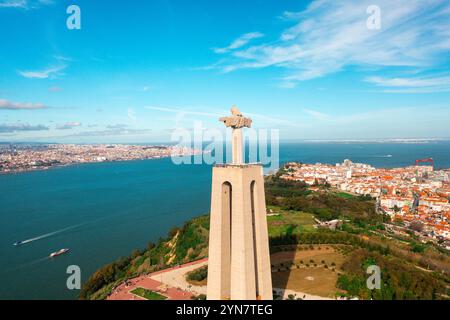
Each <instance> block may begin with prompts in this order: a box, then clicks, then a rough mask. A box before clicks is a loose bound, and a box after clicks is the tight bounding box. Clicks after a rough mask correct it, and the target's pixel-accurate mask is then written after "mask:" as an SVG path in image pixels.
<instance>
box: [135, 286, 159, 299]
mask: <svg viewBox="0 0 450 320" xmlns="http://www.w3.org/2000/svg"><path fill="white" fill-rule="evenodd" d="M130 292H131V293H132V294H135V295H137V296H139V297H142V298H144V299H147V300H166V299H167V297H165V296H163V295H161V294H159V293H156V292H154V291H151V290H147V289H144V288H140V287H139V288H136V289H134V290H132V291H130Z"/></svg>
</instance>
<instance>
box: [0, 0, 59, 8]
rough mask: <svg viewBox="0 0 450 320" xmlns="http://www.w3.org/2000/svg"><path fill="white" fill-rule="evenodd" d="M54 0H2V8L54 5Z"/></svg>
mask: <svg viewBox="0 0 450 320" xmlns="http://www.w3.org/2000/svg"><path fill="white" fill-rule="evenodd" d="M52 4H54V1H53V0H0V8H18V9H25V10H28V9H37V8H40V7H41V6H46V5H52Z"/></svg>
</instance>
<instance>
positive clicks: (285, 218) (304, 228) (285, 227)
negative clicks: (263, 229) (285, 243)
mask: <svg viewBox="0 0 450 320" xmlns="http://www.w3.org/2000/svg"><path fill="white" fill-rule="evenodd" d="M272 210H273V212H274V213H277V214H278V215H273V216H268V217H267V223H268V228H269V236H270V237H274V236H279V235H283V234H298V233H301V232H315V231H316V229H315V228H314V224H315V221H314V216H313V215H312V214H311V213H306V212H298V211H284V210H281V209H278V208H272Z"/></svg>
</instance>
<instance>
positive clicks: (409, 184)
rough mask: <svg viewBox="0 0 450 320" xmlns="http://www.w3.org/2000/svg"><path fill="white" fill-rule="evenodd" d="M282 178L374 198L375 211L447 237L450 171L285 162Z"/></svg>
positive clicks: (429, 234)
mask: <svg viewBox="0 0 450 320" xmlns="http://www.w3.org/2000/svg"><path fill="white" fill-rule="evenodd" d="M285 169H286V171H285V172H284V174H283V176H282V177H283V178H284V179H287V180H298V181H304V182H305V183H307V184H309V185H311V186H312V185H316V186H317V185H329V186H331V187H334V188H337V189H339V190H341V191H344V192H348V193H351V194H356V195H365V196H371V197H373V198H375V199H376V200H377V202H376V203H377V210H378V211H379V212H380V213H385V214H388V215H389V216H390V217H391V219H392V220H393V221H401V222H403V223H404V224H405V225H407V226H410V227H412V229H415V230H416V231H418V232H420V233H421V234H422V235H425V236H427V237H430V238H433V239H440V240H442V239H447V240H448V239H450V234H449V231H450V203H449V202H450V170H437V171H435V170H434V169H433V166H423V165H415V166H410V167H405V168H394V169H382V168H374V167H372V166H370V165H367V164H361V163H353V162H352V161H350V160H345V161H344V162H343V163H342V164H336V165H327V164H320V163H318V164H300V163H288V164H286V166H285Z"/></svg>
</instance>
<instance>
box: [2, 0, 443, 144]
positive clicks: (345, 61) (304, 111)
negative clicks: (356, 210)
mask: <svg viewBox="0 0 450 320" xmlns="http://www.w3.org/2000/svg"><path fill="white" fill-rule="evenodd" d="M71 4H72V3H69V2H67V1H52V0H45V1H44V0H39V1H32V0H2V1H0V26H1V28H0V37H1V38H2V46H3V50H1V51H0V70H1V75H0V141H5V142H10V141H12V142H18V141H41V142H63V143H71V142H76V143H77V142H83V143H96V142H152V141H158V142H160V141H168V140H169V139H170V133H171V131H172V130H173V129H174V128H180V127H182V128H192V126H193V121H194V119H197V120H200V121H202V124H203V125H204V126H205V127H217V128H220V124H219V123H218V121H217V118H218V115H221V114H224V113H227V109H228V108H229V106H230V105H233V104H236V105H238V106H241V107H242V108H245V110H246V111H247V113H246V114H247V115H248V116H250V117H252V118H253V119H254V120H256V122H255V123H256V124H257V128H275V129H276V128H279V129H281V131H280V138H281V139H282V140H287V139H291V140H292V139H293V140H295V139H375V138H427V139H430V138H449V137H450V135H449V133H448V120H449V119H450V108H449V107H448V101H449V98H450V74H449V72H450V61H449V57H450V55H449V51H450V33H449V31H448V30H450V4H449V3H448V1H444V0H433V1H427V2H425V1H418V0H417V1H411V0H408V1H406V0H405V1H395V2H393V1H387V0H379V1H376V3H373V1H339V2H337V1H332V0H315V1H291V0H286V1H263V0H258V1H251V2H250V1H245V2H242V1H231V2H230V1H227V2H220V3H219V2H217V1H195V2H187V1H169V0H156V1H132V3H130V4H129V5H126V6H125V5H124V4H123V3H122V2H119V1H85V0H80V1H76V4H77V5H78V6H79V7H80V9H81V29H79V30H76V29H75V30H70V29H68V28H67V26H66V20H67V18H68V17H69V14H67V13H66V9H67V7H68V6H69V5H71ZM372 4H375V5H377V6H378V7H379V9H380V18H381V20H380V28H379V29H377V28H375V29H373V28H368V26H367V20H368V19H369V18H370V16H371V12H369V13H368V11H367V9H368V7H369V6H370V5H372ZM256 8H257V9H258V10H255V9H256ZM411 17H413V18H411Z"/></svg>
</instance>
